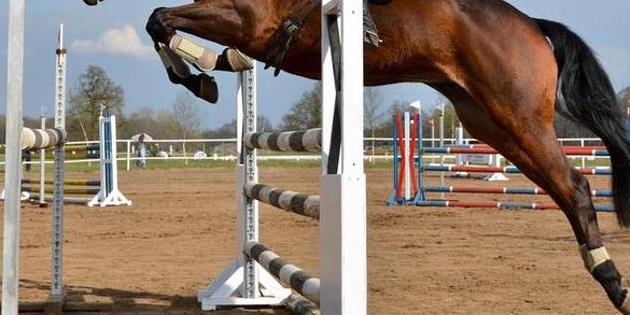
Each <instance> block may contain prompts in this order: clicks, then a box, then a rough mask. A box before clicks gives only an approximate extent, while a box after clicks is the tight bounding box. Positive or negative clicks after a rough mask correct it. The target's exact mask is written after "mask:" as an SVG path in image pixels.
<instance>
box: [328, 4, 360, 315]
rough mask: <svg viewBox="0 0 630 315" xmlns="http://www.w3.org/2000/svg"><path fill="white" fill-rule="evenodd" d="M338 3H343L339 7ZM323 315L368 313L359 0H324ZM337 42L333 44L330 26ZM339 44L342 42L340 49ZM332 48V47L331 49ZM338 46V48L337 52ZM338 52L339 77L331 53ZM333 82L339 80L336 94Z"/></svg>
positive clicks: (358, 314)
mask: <svg viewBox="0 0 630 315" xmlns="http://www.w3.org/2000/svg"><path fill="white" fill-rule="evenodd" d="M339 4H341V7H339ZM321 20H322V32H321V34H322V44H321V48H322V53H321V58H322V161H323V163H322V168H323V172H322V173H323V175H322V180H321V184H320V185H321V186H320V191H321V201H320V209H321V210H320V233H319V235H320V237H319V238H320V255H321V257H320V272H321V297H320V307H321V313H322V314H324V315H365V314H367V254H366V204H365V197H366V191H365V189H366V186H365V173H364V161H363V145H364V141H363V1H359V0H342V1H335V0H323V1H322V19H321ZM335 23H337V24H336V25H337V26H339V33H340V36H341V40H340V41H341V43H334V45H331V43H330V39H331V35H333V34H334V33H332V32H330V30H329V25H335ZM337 44H341V45H340V46H341V47H335V46H339V45H337ZM333 50H334V51H333ZM339 50H341V51H339ZM337 53H340V54H341V57H340V59H341V60H337V61H339V63H338V65H339V66H340V67H341V68H340V69H339V73H340V75H341V77H340V78H339V80H340V81H336V80H335V74H334V71H333V56H334V55H335V54H337ZM335 82H337V84H339V87H340V89H339V93H337V88H336V86H335ZM336 97H340V102H339V105H340V106H341V107H340V108H338V110H339V111H338V113H339V114H341V116H340V117H339V118H340V120H339V121H340V122H341V123H340V126H339V127H340V128H341V150H340V151H341V155H340V161H339V163H338V164H337V165H329V163H333V162H334V161H332V160H331V161H328V158H329V157H330V156H331V155H333V156H334V155H335V154H336V153H337V152H336V151H333V150H331V143H332V142H333V137H332V135H333V132H332V130H333V129H332V126H333V117H334V113H335V103H336V102H335V99H336Z"/></svg>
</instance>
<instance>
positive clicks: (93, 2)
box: [83, 0, 103, 5]
mask: <svg viewBox="0 0 630 315" xmlns="http://www.w3.org/2000/svg"><path fill="white" fill-rule="evenodd" d="M101 1H103V0H83V2H85V4H87V5H97V4H99V3H100V2H101Z"/></svg>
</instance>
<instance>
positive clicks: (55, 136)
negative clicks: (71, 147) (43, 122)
mask: <svg viewBox="0 0 630 315" xmlns="http://www.w3.org/2000/svg"><path fill="white" fill-rule="evenodd" d="M67 138H68V134H67V133H66V131H65V130H64V129H62V128H49V129H31V128H24V129H23V130H22V149H23V150H41V149H46V148H51V147H54V146H59V145H62V144H63V143H64V142H65V141H66V139H67Z"/></svg>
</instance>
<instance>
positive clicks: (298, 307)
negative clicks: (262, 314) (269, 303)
mask: <svg viewBox="0 0 630 315" xmlns="http://www.w3.org/2000/svg"><path fill="white" fill-rule="evenodd" d="M284 305H286V307H287V308H288V309H289V310H290V311H291V312H292V313H293V314H299V315H321V312H320V311H319V308H318V306H317V305H315V304H314V303H313V302H311V301H309V300H307V299H305V298H303V297H301V296H300V295H297V294H291V296H289V297H288V298H287V300H286V301H285V302H284Z"/></svg>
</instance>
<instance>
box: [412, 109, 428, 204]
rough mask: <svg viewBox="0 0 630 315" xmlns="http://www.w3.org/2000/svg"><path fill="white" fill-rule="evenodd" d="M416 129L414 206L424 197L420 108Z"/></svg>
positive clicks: (423, 199)
mask: <svg viewBox="0 0 630 315" xmlns="http://www.w3.org/2000/svg"><path fill="white" fill-rule="evenodd" d="M416 119H417V121H416V127H417V128H418V152H417V155H418V161H417V162H416V163H418V194H417V195H416V199H415V200H414V204H418V202H419V201H425V200H426V196H425V193H424V164H423V162H422V154H423V151H424V143H423V141H422V140H423V138H424V135H423V133H422V108H418V114H417V115H416Z"/></svg>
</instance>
